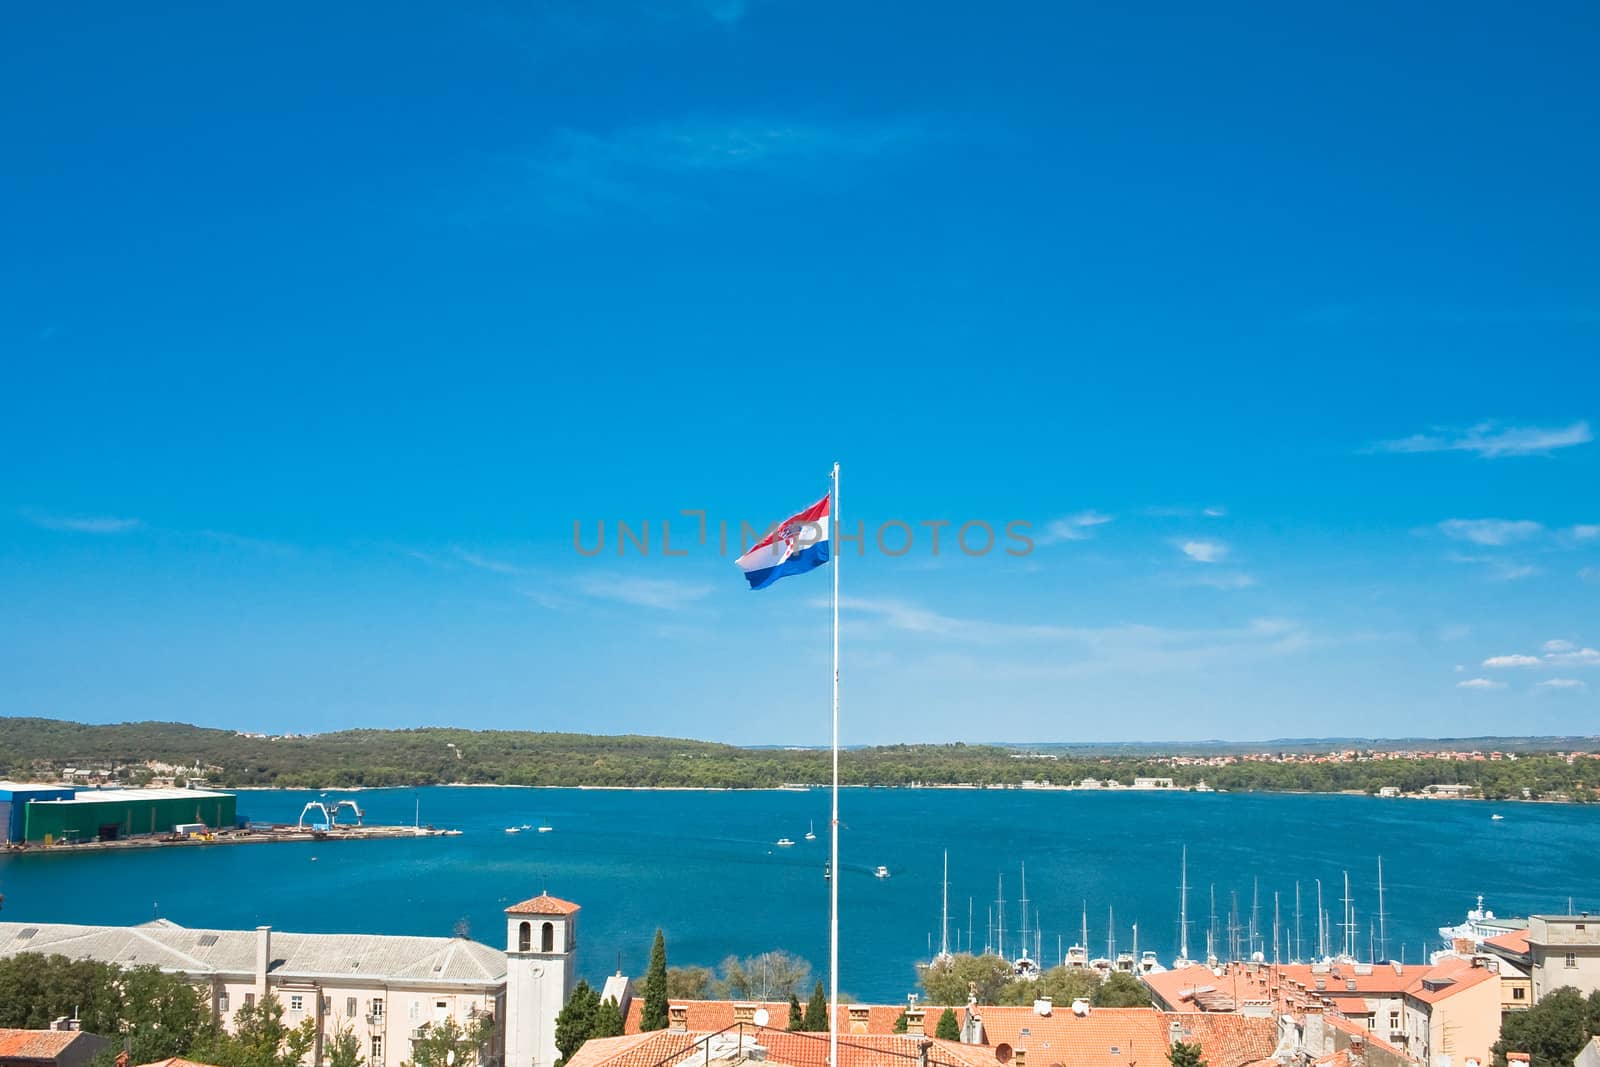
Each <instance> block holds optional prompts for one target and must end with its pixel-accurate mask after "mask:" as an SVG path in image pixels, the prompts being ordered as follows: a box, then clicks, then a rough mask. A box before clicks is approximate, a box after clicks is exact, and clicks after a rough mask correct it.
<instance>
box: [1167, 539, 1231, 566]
mask: <svg viewBox="0 0 1600 1067" xmlns="http://www.w3.org/2000/svg"><path fill="white" fill-rule="evenodd" d="M1178 548H1179V550H1180V551H1182V552H1183V554H1184V555H1185V556H1188V557H1189V558H1190V559H1192V560H1194V561H1195V562H1196V563H1221V562H1222V561H1223V560H1224V559H1226V558H1227V557H1228V546H1227V545H1225V544H1223V543H1222V542H1221V541H1184V542H1182V543H1181V544H1179V545H1178Z"/></svg>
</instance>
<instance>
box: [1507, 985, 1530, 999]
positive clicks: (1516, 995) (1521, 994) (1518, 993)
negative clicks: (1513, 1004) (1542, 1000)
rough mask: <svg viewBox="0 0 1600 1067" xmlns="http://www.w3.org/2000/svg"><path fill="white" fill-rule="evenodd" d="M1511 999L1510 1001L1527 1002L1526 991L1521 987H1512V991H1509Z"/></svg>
mask: <svg viewBox="0 0 1600 1067" xmlns="http://www.w3.org/2000/svg"><path fill="white" fill-rule="evenodd" d="M1511 999H1512V1000H1527V999H1528V991H1527V990H1526V989H1524V988H1522V987H1521V986H1513V987H1512V989H1511Z"/></svg>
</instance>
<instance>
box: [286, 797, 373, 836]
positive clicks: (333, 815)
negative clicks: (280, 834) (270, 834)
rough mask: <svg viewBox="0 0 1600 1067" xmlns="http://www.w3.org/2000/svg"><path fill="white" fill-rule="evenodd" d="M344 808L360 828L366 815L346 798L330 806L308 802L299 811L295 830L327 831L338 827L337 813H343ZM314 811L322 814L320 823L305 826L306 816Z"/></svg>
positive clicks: (319, 802) (316, 801)
mask: <svg viewBox="0 0 1600 1067" xmlns="http://www.w3.org/2000/svg"><path fill="white" fill-rule="evenodd" d="M345 808H349V809H350V811H351V812H352V813H353V814H354V815H355V817H356V825H357V826H360V825H361V820H362V819H364V818H365V817H366V814H367V813H366V812H364V811H362V810H361V806H360V805H359V804H357V803H356V802H355V801H353V800H350V799H348V798H346V799H344V800H336V801H334V802H333V803H332V804H325V803H323V802H322V801H320V800H313V801H311V802H309V803H308V804H306V806H305V807H304V808H302V809H301V810H300V818H299V819H297V820H296V821H295V824H294V825H295V829H297V830H307V829H310V830H318V829H329V830H331V829H333V828H334V827H335V826H337V825H339V812H341V811H343V810H344V809H345ZM314 811H320V812H322V821H321V822H320V823H312V824H311V825H310V826H309V827H308V826H306V816H307V815H310V814H311V813H312V812H314Z"/></svg>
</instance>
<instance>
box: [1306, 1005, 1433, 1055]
mask: <svg viewBox="0 0 1600 1067" xmlns="http://www.w3.org/2000/svg"><path fill="white" fill-rule="evenodd" d="M1323 1022H1325V1023H1326V1024H1327V1025H1328V1026H1330V1027H1332V1028H1333V1029H1335V1030H1342V1031H1344V1032H1345V1033H1346V1034H1349V1035H1350V1036H1351V1037H1359V1038H1361V1039H1362V1040H1364V1041H1366V1043H1367V1046H1368V1047H1369V1048H1375V1049H1379V1050H1380V1051H1383V1052H1387V1053H1389V1054H1390V1055H1392V1056H1398V1057H1399V1058H1400V1059H1402V1060H1406V1061H1408V1062H1410V1063H1416V1062H1417V1058H1416V1057H1415V1056H1413V1055H1411V1053H1409V1052H1407V1051H1406V1050H1405V1049H1402V1048H1400V1047H1399V1046H1398V1045H1391V1044H1390V1043H1389V1042H1387V1041H1385V1040H1384V1039H1383V1038H1381V1037H1379V1036H1378V1035H1377V1034H1374V1033H1373V1032H1372V1031H1371V1030H1368V1029H1367V1028H1366V1027H1365V1026H1363V1025H1361V1024H1360V1023H1358V1022H1356V1021H1355V1020H1353V1019H1346V1018H1344V1017H1343V1016H1340V1015H1324V1016H1323Z"/></svg>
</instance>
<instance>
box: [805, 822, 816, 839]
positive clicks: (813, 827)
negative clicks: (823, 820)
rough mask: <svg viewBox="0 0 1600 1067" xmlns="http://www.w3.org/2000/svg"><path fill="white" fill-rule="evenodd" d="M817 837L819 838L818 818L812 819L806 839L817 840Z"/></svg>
mask: <svg viewBox="0 0 1600 1067" xmlns="http://www.w3.org/2000/svg"><path fill="white" fill-rule="evenodd" d="M816 839H817V820H815V819H812V820H811V829H809V830H807V831H806V840H807V841H815V840H816Z"/></svg>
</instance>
